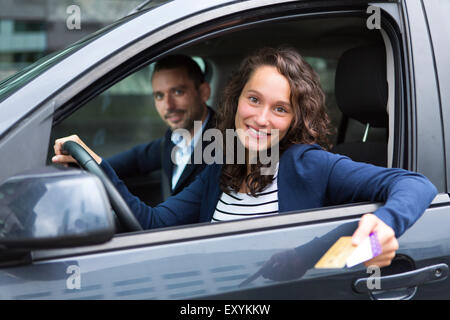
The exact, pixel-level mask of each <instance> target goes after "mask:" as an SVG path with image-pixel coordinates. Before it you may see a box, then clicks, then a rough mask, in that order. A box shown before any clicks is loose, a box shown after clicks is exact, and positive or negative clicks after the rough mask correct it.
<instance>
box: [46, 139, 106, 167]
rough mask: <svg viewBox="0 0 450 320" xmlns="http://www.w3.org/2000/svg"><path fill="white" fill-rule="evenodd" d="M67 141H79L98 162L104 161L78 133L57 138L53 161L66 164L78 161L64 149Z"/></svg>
mask: <svg viewBox="0 0 450 320" xmlns="http://www.w3.org/2000/svg"><path fill="white" fill-rule="evenodd" d="M66 141H74V142H76V143H78V144H79V145H80V146H82V147H83V148H84V149H85V150H86V151H87V152H88V153H89V154H90V155H91V157H92V158H94V160H95V162H97V164H100V163H101V162H102V158H100V157H99V156H98V155H97V154H95V153H94V151H92V150H91V149H89V148H88V146H86V145H85V144H84V142H83V141H81V139H80V138H79V137H78V136H77V135H71V136H69V137H64V138H60V139H56V140H55V145H54V146H53V149H54V150H55V156H54V157H53V158H52V162H53V163H59V164H64V165H65V164H67V163H77V161H76V160H75V159H74V158H72V156H69V155H67V153H66V152H65V151H63V149H62V146H63V144H64V142H66Z"/></svg>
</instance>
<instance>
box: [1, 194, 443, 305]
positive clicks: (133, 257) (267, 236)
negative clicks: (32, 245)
mask: <svg viewBox="0 0 450 320" xmlns="http://www.w3.org/2000/svg"><path fill="white" fill-rule="evenodd" d="M447 198H448V197H447ZM443 201H444V202H440V203H438V204H434V206H432V207H431V208H430V209H428V210H427V212H426V213H425V214H424V216H423V217H422V218H421V219H419V221H418V222H417V223H416V224H415V225H414V226H413V227H412V228H411V229H409V230H408V231H407V232H406V233H405V234H404V235H403V236H402V237H401V238H400V239H399V242H400V249H399V250H398V254H399V255H405V256H408V257H409V258H410V259H412V260H413V261H414V262H415V268H422V267H426V266H431V265H436V264H441V263H445V264H447V265H448V264H449V263H450V261H449V259H450V253H449V251H450V248H449V246H448V243H450V239H448V238H449V237H450V236H449V235H448V232H447V230H446V225H447V223H448V222H450V208H449V207H448V205H450V201H448V199H445V200H443ZM359 207H364V206H359ZM355 208H356V209H355ZM365 208H366V209H365V210H367V207H365ZM350 209H351V210H353V211H351V212H352V213H351V214H350V216H348V217H342V218H340V219H339V220H337V221H336V220H335V221H327V219H326V220H325V221H322V222H320V221H318V222H312V221H310V222H304V223H301V224H299V225H296V226H286V227H279V228H270V227H269V226H270V219H273V218H262V219H250V220H253V223H259V224H261V225H266V224H267V226H268V227H267V230H264V229H263V230H255V231H248V232H245V231H240V232H237V233H236V234H228V235H223V236H213V235H212V236H209V237H204V238H200V239H191V240H186V241H183V240H181V239H180V240H179V241H174V242H172V243H170V242H169V243H164V242H163V243H161V244H153V245H152V244H151V243H146V240H145V237H146V236H147V237H153V239H158V238H163V236H164V233H169V232H172V233H176V232H179V233H183V232H184V233H186V232H189V228H187V229H186V228H184V229H185V230H183V228H181V229H175V230H173V231H171V230H166V231H163V230H161V231H156V232H148V233H147V234H141V235H140V236H139V237H140V239H141V240H140V241H133V240H132V238H133V236H121V237H116V239H115V241H116V244H117V245H118V247H117V248H116V249H111V248H110V249H108V248H107V247H105V248H103V249H102V248H101V246H100V247H97V248H96V249H95V250H93V252H96V253H91V254H88V250H87V253H86V254H81V253H82V249H78V252H77V253H76V254H73V255H70V250H68V251H66V252H62V253H61V252H60V253H59V254H60V255H61V256H63V258H54V259H52V258H49V257H51V256H52V253H51V251H50V253H48V252H47V257H45V252H43V253H39V252H35V253H34V257H35V262H34V263H33V264H32V265H28V266H22V267H19V268H17V267H16V268H12V269H8V268H3V269H1V270H0V284H3V285H5V284H8V288H9V290H8V292H7V293H6V294H5V292H4V291H3V290H0V291H2V292H3V295H4V296H3V298H6V299H24V298H33V299H40V298H45V299H78V298H79V299H86V298H90V297H95V298H96V299H191V298H213V299H219V298H220V299H222V298H227V299H228V298H233V299H241V298H252V299H253V298H254V299H299V298H308V299H368V298H369V297H370V295H369V294H367V293H366V294H360V293H357V292H355V290H354V288H353V284H354V282H355V280H357V279H359V278H364V277H368V276H370V274H368V273H367V272H366V268H365V267H364V266H363V265H358V266H355V267H353V268H344V269H314V267H313V266H314V264H315V263H316V262H317V260H318V259H319V258H320V257H321V256H322V255H323V254H324V253H325V252H326V250H327V249H328V248H329V247H330V246H331V245H332V244H333V243H334V242H335V241H336V240H337V239H338V238H339V237H340V236H344V235H346V236H349V235H351V234H352V233H353V230H355V228H356V226H357V221H358V218H357V217H355V216H354V215H355V214H358V213H357V212H358V211H359V214H363V213H366V212H367V211H366V212H361V209H360V208H358V206H355V207H353V208H350ZM346 210H349V208H347V209H346ZM339 211H341V212H342V211H344V209H339V208H337V209H331V210H329V212H328V213H327V214H326V215H325V217H328V219H332V218H334V219H336V215H339V213H338V212H339ZM302 214H303V215H305V214H306V215H307V214H308V213H299V214H293V215H292V216H291V217H292V218H293V219H294V221H295V217H298V216H300V217H301V215H302ZM310 214H315V215H317V216H318V217H320V214H321V210H318V211H314V212H311V213H310ZM281 216H284V217H281ZM280 217H281V218H289V214H287V215H280ZM250 220H249V221H247V222H251V221H250ZM274 220H276V218H275V219H274ZM237 224H239V222H237V223H236V222H232V223H222V226H218V227H219V228H223V229H224V230H228V231H227V232H228V233H229V232H232V230H233V229H234V227H235V226H237ZM212 226H213V225H211V226H209V225H202V226H199V227H198V228H199V229H202V228H203V229H205V228H210V227H212ZM216 227H217V226H216ZM430 228H432V229H433V230H434V232H433V234H430V233H429V232H424V230H430ZM193 233H195V232H194V231H193ZM442 239H446V240H447V241H442ZM127 241H128V243H127ZM121 242H122V243H126V245H125V247H122V248H120V246H121ZM129 243H134V245H132V247H131V248H130V245H129ZM424 243H425V244H427V245H425V246H424ZM133 246H134V247H135V248H133ZM80 250H81V251H80ZM102 250H103V252H102ZM68 255H69V256H68ZM56 256H57V255H56ZM64 256H66V257H65V258H64ZM268 261H270V265H271V266H274V265H276V264H275V263H278V264H279V265H282V266H283V267H281V268H276V267H273V268H269V269H267V268H264V266H267V264H268ZM70 266H75V267H73V268H74V269H75V270H78V274H75V273H73V272H68V268H69V267H70ZM396 271H398V272H400V273H401V272H407V271H409V270H404V269H402V268H401V267H400V268H397V270H396ZM77 277H78V280H79V288H76V287H74V286H73V283H72V282H73V281H74V279H75V280H76V279H77ZM30 278H31V279H30ZM30 280H32V281H30ZM71 281H72V282H71ZM71 283H72V286H71ZM428 286H433V287H434V288H438V289H439V290H435V291H431V290H430V289H427V287H428ZM44 288H45V290H44ZM422 288H425V290H426V291H424V293H422ZM449 289H450V284H449V281H448V279H444V280H443V281H441V282H438V283H435V284H424V285H423V286H420V287H419V288H418V290H417V292H416V294H417V297H422V296H425V297H427V298H430V295H431V298H432V297H434V292H436V293H440V294H443V292H446V290H447V292H450V290H449ZM444 296H445V297H449V296H448V294H446V295H444ZM397 297H398V296H397ZM439 297H443V296H442V295H441V296H439Z"/></svg>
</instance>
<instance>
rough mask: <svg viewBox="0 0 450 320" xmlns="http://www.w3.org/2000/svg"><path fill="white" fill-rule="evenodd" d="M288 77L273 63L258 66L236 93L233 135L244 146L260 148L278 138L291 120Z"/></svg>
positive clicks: (256, 149)
mask: <svg viewBox="0 0 450 320" xmlns="http://www.w3.org/2000/svg"><path fill="white" fill-rule="evenodd" d="M290 97H291V89H290V86H289V82H288V80H287V79H286V78H285V77H284V76H283V75H282V74H280V73H279V72H278V70H277V68H275V67H273V66H260V67H258V68H257V69H256V70H255V71H254V72H253V73H252V75H251V76H250V79H249V80H248V81H247V83H246V84H245V86H244V88H243V89H242V92H241V95H240V96H239V102H238V108H237V111H236V117H235V126H236V131H237V136H238V137H239V140H240V141H241V143H242V144H243V145H244V146H245V148H246V149H248V150H252V151H261V150H265V149H269V148H270V147H271V146H273V145H275V144H277V143H278V142H279V141H281V140H282V139H283V138H284V136H285V135H286V133H287V132H288V130H289V127H290V125H291V123H292V121H293V119H294V111H293V109H292V106H291V103H290Z"/></svg>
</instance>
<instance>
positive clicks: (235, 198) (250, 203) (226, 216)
mask: <svg viewBox="0 0 450 320" xmlns="http://www.w3.org/2000/svg"><path fill="white" fill-rule="evenodd" d="M277 175H278V167H277V172H276V173H275V175H274V180H273V181H272V183H271V184H270V185H268V186H267V187H266V188H265V189H264V190H263V191H262V192H260V193H257V197H253V196H251V195H248V194H246V193H237V192H234V191H233V192H231V193H230V194H226V193H225V192H223V193H222V195H221V196H220V199H219V202H217V206H216V210H215V211H214V215H213V217H212V221H211V222H217V221H231V220H237V219H245V218H254V217H262V216H267V215H271V214H276V213H278V184H277Z"/></svg>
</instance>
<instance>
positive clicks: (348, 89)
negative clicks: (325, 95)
mask: <svg viewBox="0 0 450 320" xmlns="http://www.w3.org/2000/svg"><path fill="white" fill-rule="evenodd" d="M335 94H336V101H337V105H338V106H339V108H340V109H341V111H342V113H344V114H345V115H346V116H348V117H350V118H354V119H356V120H358V121H360V122H362V123H363V124H367V123H369V124H370V126H372V127H387V124H388V114H387V111H386V108H387V100H388V84H387V79H386V52H385V49H384V47H382V46H365V47H357V48H353V49H350V50H348V51H346V52H344V54H343V55H342V56H341V58H340V59H339V62H338V66H337V69H336V77H335Z"/></svg>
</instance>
